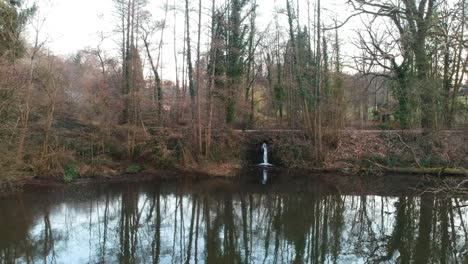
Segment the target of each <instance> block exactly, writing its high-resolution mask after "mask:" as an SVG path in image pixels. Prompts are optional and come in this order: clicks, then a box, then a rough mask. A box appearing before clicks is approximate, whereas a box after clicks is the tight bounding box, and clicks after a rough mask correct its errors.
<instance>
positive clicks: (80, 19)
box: [38, 0, 360, 79]
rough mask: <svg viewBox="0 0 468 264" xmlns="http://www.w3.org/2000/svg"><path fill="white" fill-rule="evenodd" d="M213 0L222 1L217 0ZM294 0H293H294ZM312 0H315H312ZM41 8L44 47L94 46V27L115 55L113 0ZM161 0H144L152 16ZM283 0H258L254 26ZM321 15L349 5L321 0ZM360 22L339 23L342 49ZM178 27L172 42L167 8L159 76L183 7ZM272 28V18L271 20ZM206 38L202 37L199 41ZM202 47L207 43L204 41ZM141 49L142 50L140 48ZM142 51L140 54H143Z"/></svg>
mask: <svg viewBox="0 0 468 264" xmlns="http://www.w3.org/2000/svg"><path fill="white" fill-rule="evenodd" d="M299 1H300V6H301V8H300V10H299V12H300V17H301V20H302V21H301V24H306V23H307V0H299ZM168 2H169V5H170V6H173V5H174V3H176V5H177V6H178V7H179V8H180V9H181V10H182V9H183V7H184V6H183V4H184V1H182V0H168ZM196 2H198V1H194V0H192V1H191V5H193V7H194V9H196V6H197V3H196ZM218 2H224V1H221V0H218ZM293 2H295V1H293ZM311 2H314V1H313V0H311ZM38 3H39V6H40V8H41V12H40V14H39V16H42V17H44V16H46V17H47V19H46V22H45V24H44V27H43V30H42V32H41V38H42V39H44V38H46V37H47V39H48V42H47V47H48V48H50V49H51V50H52V51H53V52H54V53H55V54H58V55H65V56H66V55H71V54H74V53H76V52H77V51H78V50H80V49H83V48H86V47H96V46H97V44H98V43H99V38H98V33H99V32H104V33H105V34H106V35H108V39H107V40H106V41H105V42H104V44H103V49H105V50H106V52H107V55H108V56H116V55H117V54H118V53H117V52H118V44H117V42H118V40H119V38H118V36H116V35H113V30H114V29H115V28H116V25H117V21H116V17H115V14H114V11H115V9H114V6H113V3H112V0H38ZM165 3H166V0H149V5H148V7H147V9H148V10H150V11H151V12H152V14H153V16H154V17H155V18H156V19H155V20H162V19H163V17H164V12H163V7H164V4H165ZM285 3H286V1H285V0H257V4H258V6H259V11H258V15H257V17H258V19H257V24H258V31H259V32H262V31H264V30H265V28H266V26H267V25H268V24H269V23H270V22H273V20H274V13H275V12H274V10H275V6H276V7H277V8H279V9H284V8H285V5H286V4H285ZM202 4H203V6H204V9H205V10H204V16H203V20H204V22H203V25H204V26H205V28H204V32H203V36H204V39H205V40H208V38H207V36H208V34H209V32H208V29H207V26H208V25H209V20H208V19H209V17H208V15H209V8H210V7H211V0H202ZM322 7H323V11H322V16H323V17H324V19H325V23H327V22H328V23H331V18H334V17H337V18H338V20H339V21H343V20H344V19H346V17H347V16H348V15H349V13H350V10H349V7H348V6H347V5H346V0H329V1H324V0H322ZM191 16H192V18H191V28H192V30H193V31H195V30H196V26H197V22H198V21H197V19H198V17H197V14H196V13H195V12H193V13H192V14H191ZM279 19H280V20H279V21H280V25H281V27H283V28H284V29H285V30H286V28H287V20H286V16H285V15H280V16H279ZM359 23H360V21H359V20H357V19H355V20H352V21H351V22H350V23H349V24H348V25H346V26H345V27H343V28H342V29H340V39H341V41H342V43H343V47H342V51H343V54H344V55H346V53H348V54H349V53H350V51H351V50H352V49H353V46H352V45H351V44H350V40H351V38H353V37H354V33H353V32H352V29H354V28H356V27H357V25H358V24H359ZM175 25H176V31H177V40H176V43H175V44H174V40H173V39H174V38H173V34H174V33H173V28H174V13H173V12H172V11H169V14H168V18H167V28H166V31H165V36H164V43H165V45H164V52H163V57H162V61H163V63H162V65H163V68H162V71H163V78H165V79H174V78H175V70H174V68H175V67H174V65H175V63H174V61H175V60H174V51H173V50H174V45H176V48H177V50H179V51H181V50H182V48H183V41H182V38H183V30H184V18H183V13H182V12H178V13H177V21H176V22H175ZM271 29H272V30H273V29H274V22H273V24H272V25H271ZM159 38H160V34H156V35H155V38H154V40H153V43H154V44H153V47H156V46H157V44H158V43H159ZM192 41H193V42H194V44H193V45H192V47H193V48H195V46H196V45H195V42H196V34H195V32H194V33H193V34H192ZM204 43H205V44H206V43H207V41H205V42H204ZM202 48H204V50H206V49H207V46H206V45H203V46H202ZM142 55H143V54H142ZM142 57H143V56H142ZM179 57H180V58H178V60H179V65H181V62H182V56H181V55H180V56H179Z"/></svg>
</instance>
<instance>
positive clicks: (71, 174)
mask: <svg viewBox="0 0 468 264" xmlns="http://www.w3.org/2000/svg"><path fill="white" fill-rule="evenodd" d="M76 177H78V170H77V169H76V167H75V166H73V165H67V166H66V167H65V169H64V173H63V180H64V181H65V182H66V183H70V182H72V181H73V180H74V179H75V178H76Z"/></svg>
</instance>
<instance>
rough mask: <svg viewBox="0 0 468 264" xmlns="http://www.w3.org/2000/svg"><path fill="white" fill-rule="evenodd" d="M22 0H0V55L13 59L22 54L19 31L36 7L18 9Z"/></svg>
mask: <svg viewBox="0 0 468 264" xmlns="http://www.w3.org/2000/svg"><path fill="white" fill-rule="evenodd" d="M21 2H22V1H0V56H6V57H7V58H8V59H9V60H11V61H13V60H15V59H16V58H19V57H21V56H23V54H24V51H25V50H24V43H23V41H22V39H21V36H20V34H21V32H22V31H23V29H24V26H25V24H26V22H27V21H28V19H30V18H31V17H32V16H33V14H34V12H35V10H36V7H35V6H33V7H30V8H26V9H20V7H21Z"/></svg>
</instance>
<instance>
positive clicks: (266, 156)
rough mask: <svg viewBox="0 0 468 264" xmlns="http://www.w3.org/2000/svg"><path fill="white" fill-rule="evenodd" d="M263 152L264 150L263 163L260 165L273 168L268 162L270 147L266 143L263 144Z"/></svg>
mask: <svg viewBox="0 0 468 264" xmlns="http://www.w3.org/2000/svg"><path fill="white" fill-rule="evenodd" d="M262 150H263V163H260V164H259V165H260V166H273V165H271V164H270V163H269V162H268V145H267V143H266V142H263V144H262Z"/></svg>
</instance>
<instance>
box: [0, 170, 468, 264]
mask: <svg viewBox="0 0 468 264" xmlns="http://www.w3.org/2000/svg"><path fill="white" fill-rule="evenodd" d="M293 181H294V182H296V183H291V180H288V181H287V182H288V184H285V181H284V180H277V181H276V182H275V180H274V179H273V180H272V179H268V181H267V182H265V179H264V175H263V174H262V173H260V174H259V175H258V177H256V176H249V177H248V179H247V180H245V179H243V180H240V179H234V180H232V181H221V180H206V181H201V182H187V183H157V182H155V183H140V184H138V183H128V184H114V185H100V186H85V187H76V186H74V187H70V188H66V189H60V190H39V191H33V192H27V193H24V194H21V195H16V196H14V197H8V198H1V199H0V263H468V244H467V243H468V233H467V229H468V223H467V221H468V199H466V198H468V197H451V198H446V197H434V196H422V197H421V196H417V195H415V194H413V193H412V192H411V191H408V192H403V193H401V192H400V193H398V192H397V193H396V194H393V195H390V194H385V193H384V194H379V192H377V193H372V192H370V191H369V190H366V191H364V190H363V191H359V190H358V191H356V190H353V191H343V190H341V189H340V188H338V187H336V186H333V185H330V184H329V183H324V182H323V181H321V180H317V179H314V178H311V179H307V180H304V179H302V180H293Z"/></svg>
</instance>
